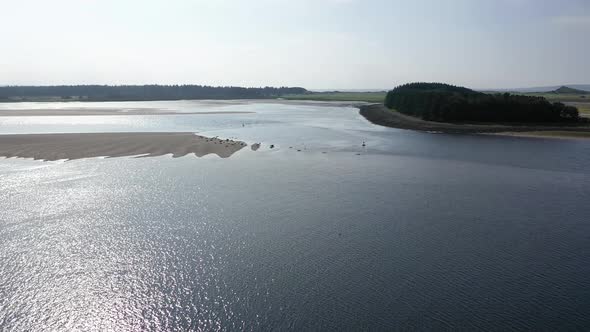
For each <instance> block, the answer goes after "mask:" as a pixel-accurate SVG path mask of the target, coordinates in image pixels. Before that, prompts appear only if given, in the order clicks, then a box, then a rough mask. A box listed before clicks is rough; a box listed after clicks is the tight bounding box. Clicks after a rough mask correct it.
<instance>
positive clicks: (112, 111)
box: [0, 108, 254, 116]
mask: <svg viewBox="0 0 590 332" xmlns="http://www.w3.org/2000/svg"><path fill="white" fill-rule="evenodd" d="M249 113H254V112H232V111H228V112H177V111H172V110H166V109H154V108H133V109H121V108H56V109H51V108H48V109H0V116H83V115H170V114H177V115H183V114H202V115H207V114H249Z"/></svg>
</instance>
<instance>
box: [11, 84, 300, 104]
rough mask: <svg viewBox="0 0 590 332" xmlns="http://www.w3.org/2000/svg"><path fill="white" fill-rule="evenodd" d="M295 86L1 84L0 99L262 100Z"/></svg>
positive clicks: (294, 90) (292, 90)
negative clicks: (2, 85)
mask: <svg viewBox="0 0 590 332" xmlns="http://www.w3.org/2000/svg"><path fill="white" fill-rule="evenodd" d="M306 92H307V90H306V89H304V88H299V87H279V88H276V87H263V88H242V87H235V86H223V87H214V86H206V85H117V86H110V85H60V86H4V87H0V99H4V100H10V99H27V98H44V97H60V98H62V99H79V100H90V101H101V100H179V99H265V98H276V97H280V96H284V95H288V94H302V93H306Z"/></svg>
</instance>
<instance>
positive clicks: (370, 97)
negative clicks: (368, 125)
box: [283, 92, 386, 103]
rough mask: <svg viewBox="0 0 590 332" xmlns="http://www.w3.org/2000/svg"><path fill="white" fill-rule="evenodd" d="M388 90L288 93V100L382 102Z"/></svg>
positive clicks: (286, 97) (285, 97)
mask: <svg viewBox="0 0 590 332" xmlns="http://www.w3.org/2000/svg"><path fill="white" fill-rule="evenodd" d="M385 95H386V92H313V93H309V94H301V95H287V96H284V97H283V98H284V99H288V100H315V101H366V102H370V103H382V102H383V101H384V100H385Z"/></svg>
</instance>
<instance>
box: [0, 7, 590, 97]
mask: <svg viewBox="0 0 590 332" xmlns="http://www.w3.org/2000/svg"><path fill="white" fill-rule="evenodd" d="M0 8H1V10H0V31H2V33H1V34H0V45H2V47H1V48H0V85H6V84H19V85H20V84H43V85H47V84H82V83H99V84H144V83H165V84H169V83H194V84H210V85H240V86H263V85H273V86H278V85H289V86H303V87H307V88H316V89H321V88H334V89H336V88H340V89H347V88H391V87H393V86H395V85H397V84H400V83H405V82H411V81H443V82H450V83H454V84H460V85H465V86H469V87H473V88H492V87H495V88H501V87H505V88H508V87H526V86H541V85H557V84H565V83H590V0H559V1H558V0H551V1H549V0H412V1H410V0H404V1H402V0H233V1H232V0H36V1H35V0H18V1H14V0H0Z"/></svg>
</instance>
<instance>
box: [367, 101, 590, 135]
mask: <svg viewBox="0 0 590 332" xmlns="http://www.w3.org/2000/svg"><path fill="white" fill-rule="evenodd" d="M359 109H360V114H361V115H362V116H363V117H365V118H366V119H367V120H369V121H370V122H372V123H374V124H377V125H381V126H385V127H392V128H399V129H410V130H418V131H433V132H443V133H451V134H495V135H506V136H523V137H525V136H526V137H554V138H589V137H590V126H588V125H586V126H582V125H578V126H576V125H569V126H568V125H560V126H558V125H528V124H525V125H504V124H489V125H488V124H457V123H443V122H433V121H426V120H422V119H419V118H415V117H412V116H408V115H405V114H401V113H399V112H395V111H391V110H389V109H387V108H386V107H385V106H384V105H381V104H373V105H365V106H360V107H359Z"/></svg>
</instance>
